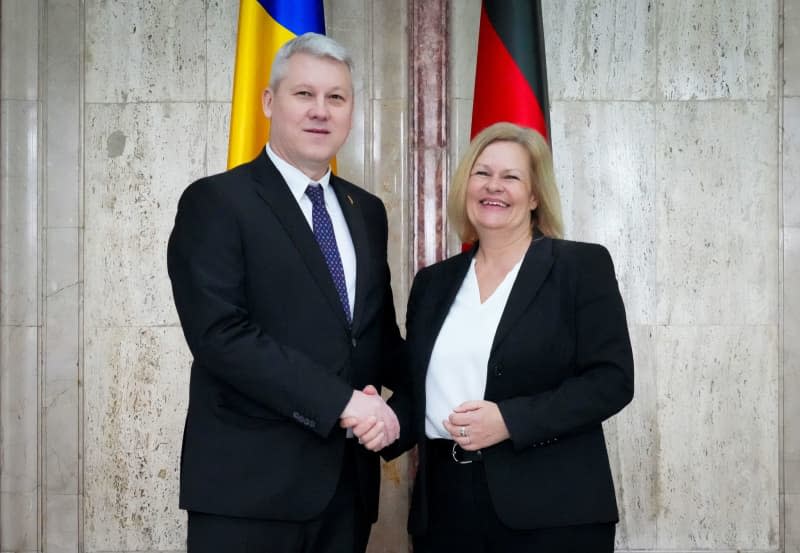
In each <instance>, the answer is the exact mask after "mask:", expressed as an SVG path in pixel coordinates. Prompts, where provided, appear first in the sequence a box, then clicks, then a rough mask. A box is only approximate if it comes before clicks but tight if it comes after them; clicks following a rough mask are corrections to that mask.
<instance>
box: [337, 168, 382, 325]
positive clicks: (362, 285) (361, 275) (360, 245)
mask: <svg viewBox="0 0 800 553" xmlns="http://www.w3.org/2000/svg"><path fill="white" fill-rule="evenodd" d="M331 185H332V186H333V191H334V192H335V193H336V197H337V198H338V199H339V205H340V206H341V207H342V213H343V214H344V218H345V221H346V222H347V226H348V228H349V229H350V238H352V240H353V249H354V250H355V252H356V297H355V298H354V302H353V333H354V334H355V333H356V332H357V331H358V329H359V328H360V324H361V321H362V318H363V317H362V315H363V312H364V301H365V299H366V291H367V289H368V284H369V282H370V279H372V278H373V275H372V274H371V272H370V264H369V260H370V259H372V248H371V244H370V240H369V237H368V235H367V227H366V223H365V222H364V213H363V212H362V211H361V206H360V205H359V204H358V203H356V199H355V198H354V197H353V195H352V194H349V193H348V192H347V189H346V188H347V184H346V183H345V182H344V181H343V180H342V179H339V178H337V177H336V176H335V175H331Z"/></svg>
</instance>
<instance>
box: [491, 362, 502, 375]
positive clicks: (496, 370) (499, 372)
mask: <svg viewBox="0 0 800 553" xmlns="http://www.w3.org/2000/svg"><path fill="white" fill-rule="evenodd" d="M492 370H493V371H494V375H495V376H503V367H502V366H501V365H499V364H497V365H495V366H494V368H493V369H492Z"/></svg>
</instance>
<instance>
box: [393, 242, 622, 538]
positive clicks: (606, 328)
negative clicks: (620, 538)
mask: <svg viewBox="0 0 800 553" xmlns="http://www.w3.org/2000/svg"><path fill="white" fill-rule="evenodd" d="M475 251H476V249H475V248H473V249H472V251H470V252H467V253H462V254H460V255H457V256H455V257H452V258H450V259H448V260H446V261H443V262H441V263H437V264H435V265H432V266H430V267H428V268H426V269H423V270H421V271H420V272H419V273H418V274H417V276H416V278H415V279H414V284H413V286H412V290H411V295H410V298H409V303H408V315H407V317H408V318H407V337H406V341H407V348H408V356H409V366H410V371H411V384H410V390H411V392H410V393H402V391H401V392H400V393H397V394H395V396H394V397H392V399H391V401H390V405H392V407H393V408H394V409H395V410H396V411H397V412H398V413H399V414H400V417H401V424H403V425H404V426H405V428H408V429H409V431H408V432H405V433H403V434H402V435H401V440H400V442H399V443H397V445H395V446H393V447H392V448H391V449H389V450H387V452H386V456H387V457H393V456H394V455H397V454H398V453H399V452H400V451H402V450H404V449H407V448H409V447H411V446H412V445H413V444H414V443H418V444H419V470H418V472H417V479H416V482H415V486H414V493H413V498H412V506H411V515H410V518H409V531H410V532H411V533H412V534H422V533H424V532H425V530H426V528H427V524H428V503H427V486H428V480H427V479H428V472H427V468H426V462H427V451H426V446H425V374H426V372H427V367H428V362H429V360H430V356H431V352H432V350H433V346H434V343H435V342H436V338H437V336H438V334H439V331H440V330H441V327H442V324H443V323H444V320H445V317H446V316H447V313H448V311H449V310H450V306H451V305H452V303H453V300H454V298H455V296H456V293H457V292H458V290H459V288H460V286H461V283H462V281H463V280H464V276H465V275H466V272H467V270H468V269H469V266H470V261H471V259H472V257H473V256H474V254H475ZM453 370H458V367H453ZM486 370H487V372H488V377H487V382H486V394H485V396H484V398H483V399H486V400H489V401H493V402H495V403H497V404H498V406H499V408H500V412H501V413H502V415H503V419H504V420H505V423H506V426H507V427H508V430H509V433H510V434H511V439H510V440H506V441H504V442H501V443H499V444H497V445H495V446H492V447H490V448H488V449H486V450H485V451H484V456H483V457H484V461H483V462H484V465H485V470H486V478H487V482H488V486H489V492H490V495H491V498H492V502H493V504H494V508H495V510H496V512H497V514H498V516H499V517H500V519H501V520H502V521H503V522H504V523H505V524H506V525H508V526H509V527H511V528H516V529H536V528H543V527H553V526H564V525H573V524H584V523H595V522H612V521H616V520H617V519H618V516H617V507H616V501H615V497H614V484H613V482H612V478H611V470H610V467H609V463H608V455H607V453H606V446H605V441H604V438H603V430H602V427H601V423H602V422H603V421H604V420H605V419H607V418H608V417H610V416H611V415H613V414H614V413H616V412H618V411H619V410H620V409H622V407H623V406H625V405H626V404H627V403H628V402H630V401H631V398H632V397H633V359H632V354H631V346H630V340H629V337H628V329H627V325H626V321H625V310H624V307H623V304H622V299H621V297H620V294H619V290H618V288H617V282H616V278H615V276H614V268H613V265H612V262H611V258H610V256H609V254H608V251H607V250H606V249H605V248H603V247H602V246H598V245H594V244H585V243H579V242H568V241H564V240H555V239H551V238H541V237H540V238H537V239H536V240H534V241H533V243H532V244H531V246H530V248H529V250H528V252H527V253H526V255H525V259H524V260H523V262H522V266H521V267H520V270H519V273H518V275H517V279H516V281H515V283H514V286H513V288H512V290H511V294H510V296H509V298H508V303H507V304H506V307H505V310H504V312H503V315H502V317H501V319H500V323H499V325H498V328H497V332H496V334H495V337H494V342H493V344H492V349H491V354H490V356H489V364H488V366H487V367H486ZM476 399H479V398H476Z"/></svg>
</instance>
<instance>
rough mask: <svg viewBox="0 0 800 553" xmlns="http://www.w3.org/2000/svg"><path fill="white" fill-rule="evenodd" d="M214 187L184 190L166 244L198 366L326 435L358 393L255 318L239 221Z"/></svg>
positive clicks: (175, 291) (205, 183) (200, 185)
mask: <svg viewBox="0 0 800 553" xmlns="http://www.w3.org/2000/svg"><path fill="white" fill-rule="evenodd" d="M216 184H218V183H214V182H212V181H210V180H209V179H205V180H201V181H198V182H197V183H194V184H193V185H191V186H190V187H189V188H188V189H187V190H186V191H185V192H184V194H183V195H182V197H181V200H180V202H179V204H178V213H177V215H176V219H175V226H174V228H173V231H172V234H171V236H170V239H169V245H168V249H167V265H168V270H169V275H170V279H171V281H172V290H173V296H174V299H175V305H176V307H177V310H178V315H179V317H180V320H181V325H182V326H183V331H184V334H185V336H186V341H187V343H188V345H189V349H190V350H191V352H192V354H193V356H194V359H195V365H194V367H195V369H193V370H203V371H209V372H211V373H212V374H213V377H214V378H216V379H218V380H219V381H220V382H222V383H224V384H225V385H227V386H230V387H231V388H233V389H235V390H236V391H237V392H238V393H240V394H242V395H244V396H246V397H247V398H249V399H251V400H253V401H255V402H257V403H259V404H261V405H264V406H266V407H267V408H269V409H271V410H273V411H276V412H277V413H279V414H281V415H284V416H286V417H287V418H289V419H293V420H295V421H297V422H298V423H301V424H303V425H304V426H305V427H306V428H308V429H309V430H312V431H313V432H316V433H317V434H319V435H320V436H323V437H326V436H327V435H329V434H330V432H331V430H332V429H333V428H334V425H335V424H336V423H337V421H338V418H339V415H340V414H341V412H342V410H343V409H344V407H345V405H346V404H347V402H348V401H349V399H350V397H351V395H352V392H353V390H352V388H350V386H348V385H347V384H346V383H345V382H344V381H343V380H341V379H339V378H338V377H337V376H335V375H333V374H330V373H329V372H327V371H326V370H324V368H323V367H322V366H320V365H319V364H317V363H315V362H314V361H312V360H311V359H310V358H308V357H307V356H306V355H304V354H302V353H301V352H299V351H297V350H294V349H292V348H288V347H285V346H284V345H282V344H280V343H278V342H277V341H276V340H274V339H273V338H271V337H270V336H269V335H267V334H266V333H264V331H263V330H262V329H261V328H260V327H259V326H258V325H256V324H254V323H253V321H252V320H251V318H250V316H249V313H248V308H247V305H248V302H247V297H246V294H245V258H244V251H243V247H242V243H241V240H242V236H241V233H240V231H239V227H238V225H239V221H238V220H237V217H236V215H235V212H234V210H233V208H232V207H231V206H230V205H228V204H227V202H226V201H225V199H224V198H222V194H220V193H219V192H218V191H217V189H216V188H215V185H216Z"/></svg>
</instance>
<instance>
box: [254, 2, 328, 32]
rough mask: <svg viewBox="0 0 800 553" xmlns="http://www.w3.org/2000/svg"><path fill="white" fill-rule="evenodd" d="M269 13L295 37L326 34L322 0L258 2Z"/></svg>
mask: <svg viewBox="0 0 800 553" xmlns="http://www.w3.org/2000/svg"><path fill="white" fill-rule="evenodd" d="M258 3H259V4H261V5H262V6H263V7H264V9H265V10H267V13H269V15H270V16H271V17H272V19H274V20H275V21H277V22H278V23H280V24H281V25H283V26H284V27H286V28H287V29H288V30H290V31H291V32H292V33H294V34H295V35H302V34H303V33H308V32H314V33H319V34H322V35H324V34H325V16H324V13H323V7H322V0H258Z"/></svg>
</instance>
